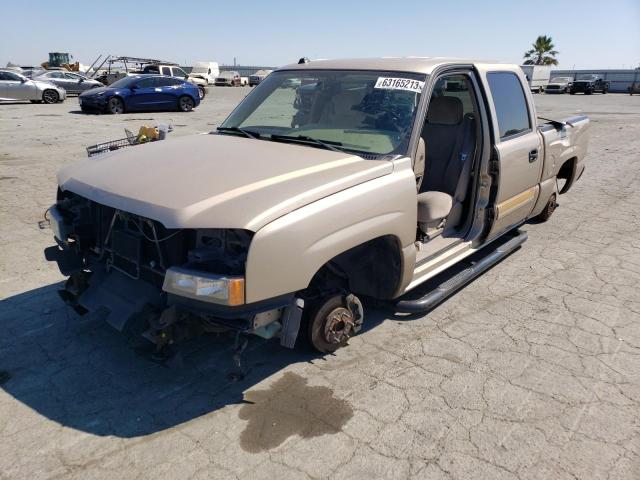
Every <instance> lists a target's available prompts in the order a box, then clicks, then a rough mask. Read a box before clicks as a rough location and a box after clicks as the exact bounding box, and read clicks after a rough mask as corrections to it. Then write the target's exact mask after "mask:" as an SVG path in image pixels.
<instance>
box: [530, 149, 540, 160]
mask: <svg viewBox="0 0 640 480" xmlns="http://www.w3.org/2000/svg"><path fill="white" fill-rule="evenodd" d="M537 159H538V150H537V149H536V150H531V151H530V152H529V163H532V162H535V161H536V160H537Z"/></svg>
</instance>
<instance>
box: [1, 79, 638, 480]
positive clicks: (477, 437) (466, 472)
mask: <svg viewBox="0 0 640 480" xmlns="http://www.w3.org/2000/svg"><path fill="white" fill-rule="evenodd" d="M248 92H249V89H248V88H214V89H212V91H211V94H210V95H209V96H207V98H206V99H205V100H204V102H203V103H202V104H201V106H200V107H199V108H198V109H196V110H195V111H194V112H191V113H188V114H183V113H177V112H175V113H171V112H169V113H147V114H145V113H141V114H124V115H119V116H106V115H102V116H101V115H84V114H80V113H79V108H78V106H77V101H76V99H75V98H73V97H71V98H69V99H68V100H67V101H66V102H65V103H62V104H58V105H31V104H28V103H27V104H0V218H1V219H2V230H1V236H0V298H1V299H2V302H1V304H0V328H1V331H2V335H1V336H0V370H3V371H5V372H7V375H5V376H4V377H2V376H0V479H9V478H10V479H14V478H15V479H32V480H35V479H45V478H46V479H53V478H78V479H80V478H82V479H87V478H92V479H93V478H127V479H132V478H176V479H178V478H179V479H182V478H184V479H205V478H206V479H218V478H220V479H222V478H243V479H249V478H269V479H273V478H279V479H288V478H292V479H294V478H295V479H298V478H328V477H331V478H337V479H340V478H367V479H372V478H416V479H471V478H487V479H521V480H525V479H574V480H575V479H585V480H586V479H589V480H593V479H611V480H614V479H638V478H640V234H639V231H640V216H639V213H638V212H640V153H639V152H640V97H637V96H635V97H630V96H627V95H611V94H609V95H593V96H582V95H577V96H568V95H560V96H551V95H536V96H535V100H536V103H537V106H538V109H539V112H538V113H539V114H540V115H542V116H546V117H552V118H559V117H560V118H561V117H563V116H567V115H572V114H576V113H585V114H588V115H589V116H590V117H591V121H592V124H591V143H590V149H589V155H588V158H587V169H586V172H585V174H584V175H583V177H582V179H581V180H580V181H579V182H578V183H577V185H576V186H575V187H574V188H573V189H572V190H571V192H570V193H569V194H567V195H565V196H562V197H561V198H560V200H559V203H560V207H559V208H558V210H557V211H556V212H555V214H554V216H553V217H552V218H551V220H550V221H549V222H547V223H544V224H529V225H525V226H524V227H523V229H524V230H527V231H528V233H529V240H528V241H527V242H526V243H525V245H524V246H523V248H522V249H520V250H519V251H517V252H515V253H514V254H513V255H511V256H510V257H508V258H507V259H506V260H504V261H503V262H501V263H500V264H498V265H497V266H496V267H494V268H493V269H492V270H490V271H489V272H487V273H485V274H484V275H483V276H481V277H480V278H479V279H477V280H476V281H475V282H473V283H472V284H470V285H468V286H467V287H465V288H464V289H463V290H462V291H460V292H459V293H457V294H456V295H455V296H453V297H451V298H450V299H449V300H448V301H446V302H445V303H443V304H442V305H440V306H439V307H437V308H436V309H435V310H433V311H432V312H430V313H429V314H428V315H426V316H415V317H403V316H396V315H394V314H393V313H391V312H387V311H384V310H375V309H368V311H367V313H366V320H365V323H366V326H367V328H365V331H364V332H362V333H361V334H360V335H358V336H357V337H355V338H353V339H352V340H351V341H350V345H349V346H348V347H346V348H344V349H342V350H339V351H338V352H337V353H336V354H335V355H329V356H326V357H320V356H314V355H310V354H302V353H299V352H296V351H289V350H284V349H281V348H280V347H279V345H278V343H277V342H275V341H273V342H265V341H259V340H252V341H251V343H250V344H249V351H248V353H247V355H246V361H247V365H248V367H249V369H250V371H249V373H248V375H247V377H246V378H245V379H243V380H241V381H232V379H230V377H229V375H228V374H229V372H230V371H231V368H232V362H231V353H230V352H231V349H232V342H231V340H230V339H229V338H228V337H226V336H219V337H203V338H200V339H198V340H196V341H192V342H189V343H188V344H187V345H185V346H184V347H183V351H182V355H181V356H182V363H181V364H180V362H175V363H174V364H172V365H162V364H158V363H155V362H153V361H152V360H151V359H150V358H149V357H148V356H147V355H145V354H143V353H141V352H140V351H139V350H138V349H137V348H135V346H134V345H132V344H130V343H129V342H127V340H126V338H124V337H123V336H122V335H121V334H119V333H117V332H116V331H114V330H113V329H112V328H111V327H109V326H108V325H107V324H106V323H103V322H102V321H100V319H98V318H94V317H92V316H91V315H87V316H84V317H79V316H77V315H76V314H75V313H74V312H73V311H71V310H69V309H68V308H67V307H65V306H64V305H63V304H62V302H61V301H60V300H59V298H58V296H57V295H56V290H57V289H58V288H60V282H61V281H62V276H61V275H60V273H59V272H58V271H57V268H56V267H55V266H54V265H51V264H47V262H46V261H45V260H44V258H43V255H42V250H43V249H44V248H45V247H47V246H50V245H51V244H52V233H51V231H50V230H48V229H44V230H41V229H40V228H39V227H38V221H40V220H42V218H43V213H44V211H45V209H46V208H47V207H48V206H49V205H50V204H51V203H53V201H54V198H55V189H56V183H55V172H56V171H57V170H58V169H59V168H60V167H61V166H63V165H66V164H68V163H70V162H73V161H75V160H78V159H81V158H83V157H84V156H85V155H86V154H85V152H84V147H86V146H87V145H91V144H94V143H97V142H100V141H105V140H110V139H116V138H120V137H122V136H124V135H123V128H129V129H130V130H132V131H137V129H138V128H139V127H140V125H142V124H154V123H156V122H168V123H171V124H172V125H173V127H174V131H173V132H172V133H171V134H170V136H173V137H175V136H179V135H186V134H190V133H198V132H205V131H209V130H212V129H213V128H215V126H216V125H219V123H220V122H221V121H222V120H223V119H224V117H225V116H226V115H227V114H228V113H229V112H230V111H231V109H232V108H233V107H234V106H235V105H236V104H237V102H238V101H239V100H240V99H241V98H242V97H243V96H244V95H246V94H247V93H248ZM134 148H145V147H144V146H140V147H134ZM211 156H212V161H215V152H211ZM284 274H286V273H284V272H274V275H284Z"/></svg>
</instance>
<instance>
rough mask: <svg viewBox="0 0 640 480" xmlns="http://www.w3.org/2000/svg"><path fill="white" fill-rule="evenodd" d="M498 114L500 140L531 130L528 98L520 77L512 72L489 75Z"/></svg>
mask: <svg viewBox="0 0 640 480" xmlns="http://www.w3.org/2000/svg"><path fill="white" fill-rule="evenodd" d="M487 78H488V80H489V88H490V89H491V96H492V97H493V104H494V105H495V108H496V115H497V116H498V128H499V129H500V140H504V139H508V138H509V137H511V136H513V135H518V134H519V133H523V132H527V131H529V130H531V123H530V121H529V109H528V108H527V100H526V98H525V96H524V91H523V90H522V85H521V84H520V80H519V79H518V77H517V76H516V75H515V74H514V73H511V72H496V73H489V74H488V75H487Z"/></svg>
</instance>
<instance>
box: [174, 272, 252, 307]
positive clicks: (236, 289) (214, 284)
mask: <svg viewBox="0 0 640 480" xmlns="http://www.w3.org/2000/svg"><path fill="white" fill-rule="evenodd" d="M162 290H164V291H165V292H167V293H173V294H175V295H180V296H183V297H188V298H192V299H194V300H200V301H203V302H211V303H219V304H222V305H228V306H236V305H242V304H244V277H232V276H223V275H214V274H211V273H207V272H202V271H198V270H190V269H186V268H180V267H170V268H169V269H168V270H167V273H166V274H165V277H164V283H163V285H162Z"/></svg>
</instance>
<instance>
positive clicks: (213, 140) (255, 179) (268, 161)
mask: <svg viewBox="0 0 640 480" xmlns="http://www.w3.org/2000/svg"><path fill="white" fill-rule="evenodd" d="M392 170H393V164H392V163H391V162H389V161H387V160H364V159H362V158H360V157H358V156H354V155H350V154H347V153H342V152H333V151H329V150H321V149H318V148H313V147H306V146H300V145H291V144H283V143H277V142H270V141H265V140H253V139H250V138H244V137H236V136H231V135H216V134H202V135H191V136H185V137H181V138H177V139H171V140H164V141H160V142H154V143H150V144H148V145H141V146H136V147H129V148H125V149H123V150H120V151H117V152H112V153H107V154H103V155H99V156H97V157H93V158H90V159H86V160H83V161H80V162H78V163H76V164H73V165H69V166H67V167H65V168H63V169H62V170H60V172H59V173H58V184H59V185H60V188H61V189H62V190H70V191H72V192H74V193H76V194H78V195H81V196H83V197H86V198H89V199H91V200H93V201H95V202H97V203H100V204H103V205H108V206H110V207H113V208H117V209H120V210H123V211H126V212H130V213H134V214H137V215H141V216H143V217H146V218H150V219H153V220H157V221H159V222H161V223H162V224H163V225H164V226H165V227H167V228H244V229H247V230H251V231H257V230H258V229H260V228H262V227H263V226H264V225H266V224H268V223H269V222H271V221H273V220H275V219H276V218H278V217H280V216H282V215H284V214H286V213H289V212H291V211H293V210H295V209H297V208H300V207H302V206H304V205H307V204H309V203H311V202H313V201H316V200H319V199H321V198H323V197H326V196H328V195H331V194H333V193H336V192H339V191H341V190H344V189H346V188H349V187H352V186H355V185H357V184H360V183H362V182H366V181H368V180H372V179H374V178H377V177H380V176H382V175H386V174H389V173H391V171H392Z"/></svg>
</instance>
